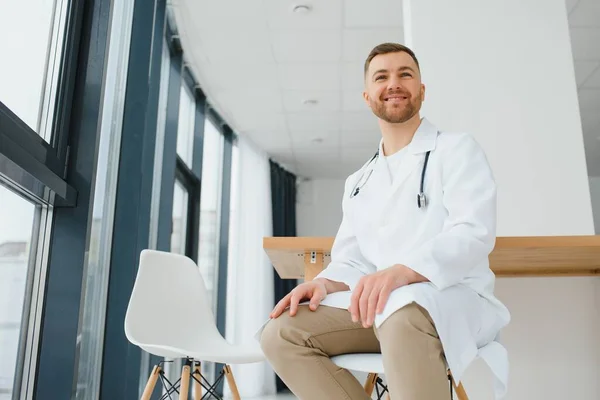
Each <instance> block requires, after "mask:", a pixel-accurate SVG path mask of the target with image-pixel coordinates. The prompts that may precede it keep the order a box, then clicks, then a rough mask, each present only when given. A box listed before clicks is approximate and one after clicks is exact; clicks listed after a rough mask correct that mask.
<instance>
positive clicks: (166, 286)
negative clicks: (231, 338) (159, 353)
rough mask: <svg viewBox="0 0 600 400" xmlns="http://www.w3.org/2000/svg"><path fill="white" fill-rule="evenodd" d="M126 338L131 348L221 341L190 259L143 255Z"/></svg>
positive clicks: (159, 253)
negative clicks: (132, 345)
mask: <svg viewBox="0 0 600 400" xmlns="http://www.w3.org/2000/svg"><path fill="white" fill-rule="evenodd" d="M125 335H126V336H127V339H128V340H129V341H130V342H131V343H133V344H135V345H142V346H143V345H155V346H172V347H177V348H190V347H194V344H196V343H201V342H207V341H211V340H219V339H220V340H222V336H221V335H220V333H219V331H218V329H217V327H216V324H215V318H214V314H213V312H212V310H211V309H210V303H209V302H208V295H207V291H206V285H205V284H204V279H202V275H201V273H200V270H199V268H198V266H197V265H196V263H194V261H192V260H191V259H189V258H188V257H185V256H181V255H178V254H173V253H167V252H162V251H156V250H143V251H142V253H141V255H140V264H139V269H138V273H137V277H136V279H135V284H134V286H133V291H132V293H131V298H130V299H129V306H128V307H127V314H126V316H125Z"/></svg>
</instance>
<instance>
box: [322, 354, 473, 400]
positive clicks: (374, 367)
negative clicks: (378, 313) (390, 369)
mask: <svg viewBox="0 0 600 400" xmlns="http://www.w3.org/2000/svg"><path fill="white" fill-rule="evenodd" d="M331 361H333V363H334V364H335V365H337V366H338V367H340V368H345V369H347V370H349V371H357V372H366V373H368V374H369V375H368V377H367V380H366V382H365V384H364V388H365V391H366V392H367V394H368V395H369V396H371V395H372V394H373V390H376V394H377V400H381V399H383V396H384V395H385V394H386V393H388V390H387V386H386V385H385V384H384V383H383V380H382V379H381V378H380V377H379V375H383V358H382V356H381V354H380V353H356V354H342V355H339V356H335V357H331ZM448 380H449V381H450V382H451V384H452V386H453V387H454V390H455V391H456V395H457V397H458V400H469V398H468V397H467V392H465V389H464V388H463V386H462V384H459V385H456V383H455V382H454V379H453V378H452V374H451V373H450V370H448ZM449 390H450V388H449ZM387 399H388V400H390V395H389V393H388V395H387Z"/></svg>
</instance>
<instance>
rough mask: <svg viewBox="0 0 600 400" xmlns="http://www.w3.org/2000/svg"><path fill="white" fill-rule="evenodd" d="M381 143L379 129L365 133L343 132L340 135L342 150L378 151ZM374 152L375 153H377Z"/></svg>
mask: <svg viewBox="0 0 600 400" xmlns="http://www.w3.org/2000/svg"><path fill="white" fill-rule="evenodd" d="M380 141H381V133H380V132H379V129H372V130H365V131H342V132H341V134H340V144H341V146H342V148H350V149H352V148H363V147H368V148H370V149H375V150H377V147H378V146H379V142H380ZM375 150H373V151H375Z"/></svg>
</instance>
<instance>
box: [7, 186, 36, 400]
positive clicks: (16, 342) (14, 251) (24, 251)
mask: <svg viewBox="0 0 600 400" xmlns="http://www.w3.org/2000/svg"><path fill="white" fill-rule="evenodd" d="M35 213H36V207H35V205H33V204H32V203H30V202H28V201H27V200H25V199H23V198H21V197H19V196H18V195H16V194H14V193H13V192H11V191H10V190H8V189H7V188H5V187H4V186H2V185H0V227H3V228H0V399H1V400H9V399H11V398H12V393H13V390H16V389H17V388H16V387H13V385H14V384H15V382H14V379H15V375H16V373H17V371H16V368H17V365H18V361H19V360H18V354H19V346H20V345H21V344H22V342H21V340H20V338H21V334H22V331H21V329H22V324H23V322H26V321H24V317H25V318H27V315H28V311H29V310H24V309H23V305H24V303H25V301H26V298H25V296H26V293H27V291H26V288H27V277H28V272H29V271H28V270H29V268H28V267H29V249H30V246H31V238H32V235H33V233H34V232H33V223H34V216H35ZM6 227H10V229H7V228H6ZM24 311H25V312H24ZM23 333H24V332H23ZM16 384H17V385H19V384H20V383H16Z"/></svg>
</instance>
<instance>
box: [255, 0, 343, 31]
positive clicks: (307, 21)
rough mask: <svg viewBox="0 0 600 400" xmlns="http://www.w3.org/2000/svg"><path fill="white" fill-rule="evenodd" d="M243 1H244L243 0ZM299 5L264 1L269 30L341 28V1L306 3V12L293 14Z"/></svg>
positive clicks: (287, 2) (330, 0)
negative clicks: (308, 9)
mask: <svg viewBox="0 0 600 400" xmlns="http://www.w3.org/2000/svg"><path fill="white" fill-rule="evenodd" d="M244 1H245V0H244ZM298 4H300V3H295V2H290V1H282V0H265V9H266V12H267V23H268V25H269V28H271V29H299V30H306V29H310V30H312V29H339V28H341V26H342V17H341V16H342V0H327V1H306V2H302V3H301V4H303V5H307V6H308V7H309V8H310V11H308V12H293V9H294V7H295V6H296V5H298Z"/></svg>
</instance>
